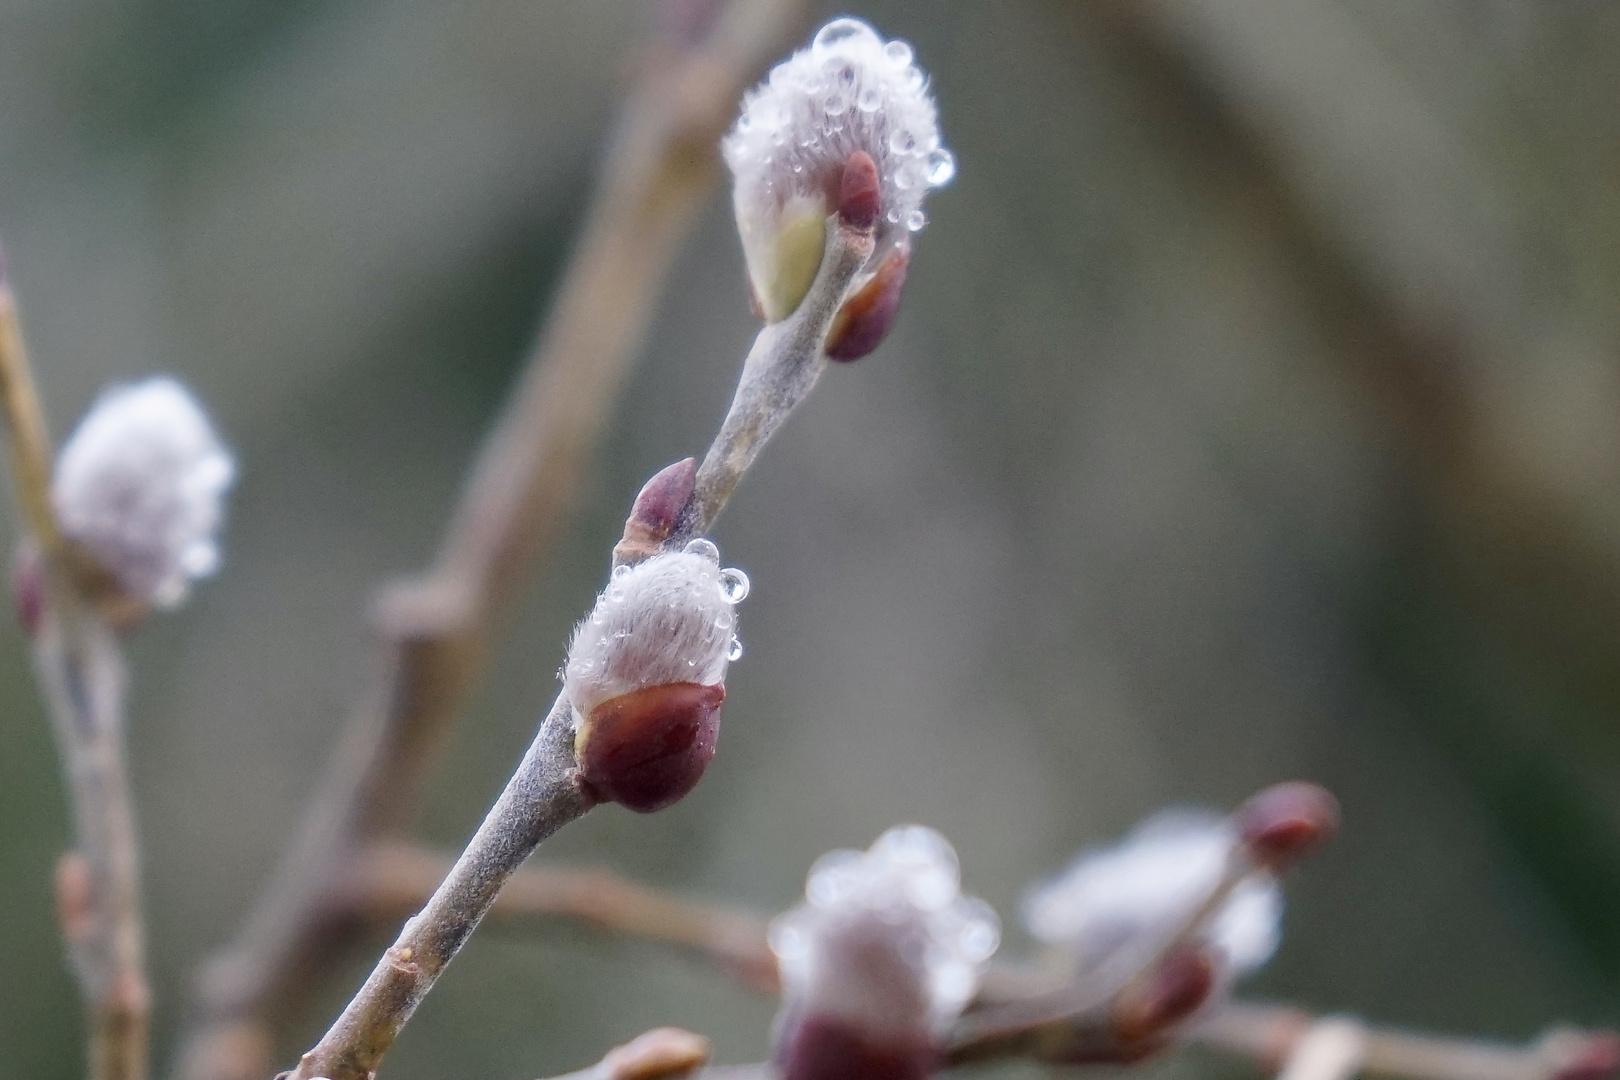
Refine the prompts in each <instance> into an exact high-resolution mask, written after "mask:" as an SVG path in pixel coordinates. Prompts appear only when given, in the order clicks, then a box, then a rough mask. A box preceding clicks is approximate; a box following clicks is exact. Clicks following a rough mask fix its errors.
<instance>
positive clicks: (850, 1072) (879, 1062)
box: [777, 1014, 940, 1080]
mask: <svg viewBox="0 0 1620 1080" xmlns="http://www.w3.org/2000/svg"><path fill="white" fill-rule="evenodd" d="M939 1060H940V1059H939V1052H938V1050H937V1049H936V1048H935V1047H934V1045H933V1043H932V1042H931V1041H930V1040H929V1039H928V1038H927V1036H926V1035H925V1034H924V1033H922V1032H918V1031H897V1032H878V1031H867V1030H865V1029H863V1028H861V1027H859V1026H857V1024H856V1023H855V1022H854V1021H852V1020H849V1019H846V1018H844V1017H840V1016H828V1015H825V1014H822V1015H815V1016H810V1017H806V1018H805V1019H804V1020H802V1021H800V1022H798V1023H796V1024H793V1025H791V1030H790V1032H789V1033H788V1036H787V1039H786V1041H785V1042H784V1043H783V1045H782V1047H781V1049H780V1050H779V1052H778V1055H777V1064H778V1066H779V1067H780V1069H781V1077H782V1080H925V1078H926V1077H929V1076H932V1075H933V1074H934V1072H935V1070H936V1069H938V1067H939Z"/></svg>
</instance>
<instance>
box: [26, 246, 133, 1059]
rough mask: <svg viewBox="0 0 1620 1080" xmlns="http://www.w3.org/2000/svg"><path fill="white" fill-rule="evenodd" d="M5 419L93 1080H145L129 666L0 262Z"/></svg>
mask: <svg viewBox="0 0 1620 1080" xmlns="http://www.w3.org/2000/svg"><path fill="white" fill-rule="evenodd" d="M0 411H3V412H4V414H5V420H6V438H7V443H8V449H9V460H10V465H11V475H12V481H13V486H14V488H15V494H16V497H17V502H18V505H19V507H20V508H21V511H22V520H23V525H24V527H25V528H26V529H27V530H28V533H29V534H30V535H29V537H27V538H25V540H24V541H23V543H24V545H25V546H26V547H27V549H28V550H27V554H26V555H25V558H26V560H27V565H26V566H25V567H24V568H23V570H22V572H23V573H25V574H27V575H31V576H33V577H34V579H35V580H34V582H33V586H34V587H35V588H36V589H37V596H38V598H39V600H40V601H41V607H40V610H39V611H38V612H36V613H34V617H35V619H36V620H37V621H35V624H34V625H33V626H32V627H31V628H30V632H31V635H32V638H33V662H34V673H35V677H36V678H37V679H38V681H39V684H40V688H41V691H42V692H43V694H44V697H45V701H46V704H47V706H48V709H49V712H50V715H51V722H52V727H53V729H54V731H55V734H56V743H57V750H58V753H59V754H60V756H61V759H62V768H63V772H64V774H65V777H66V780H67V789H68V799H69V802H70V804H71V806H72V812H73V819H74V838H75V850H74V851H72V852H69V853H68V854H66V855H64V856H63V859H62V862H61V864H60V865H59V867H58V871H57V909H58V914H59V921H60V923H61V928H62V932H63V936H64V938H65V939H66V940H67V945H68V951H69V954H70V956H71V957H72V961H73V968H74V973H75V975H76V976H77V978H78V982H79V989H80V993H81V995H82V996H83V998H84V1002H85V1008H86V1011H87V1012H88V1014H89V1017H88V1020H89V1029H90V1039H89V1042H90V1046H89V1057H90V1068H89V1075H90V1077H91V1080H144V1078H145V1076H146V1066H147V1018H148V1015H149V1012H150V1004H149V994H148V990H147V982H146V972H145V957H144V952H145V931H144V923H143V921H142V917H141V899H140V865H139V856H138V853H137V852H138V848H137V844H136V838H135V818H134V812H133V810H132V808H131V805H130V797H129V781H128V770H127V768H126V766H125V759H124V691H125V676H124V664H123V657H122V655H121V653H120V651H119V648H118V642H117V639H116V638H115V637H114V635H113V632H112V629H111V628H110V627H109V626H108V624H107V622H106V620H105V619H104V618H103V617H102V615H101V613H100V612H99V611H98V610H97V609H96V606H95V603H94V601H93V599H92V598H91V597H90V596H89V595H87V594H86V593H85V592H83V591H81V588H80V583H79V578H78V577H77V576H76V574H75V569H76V566H75V559H74V558H73V556H72V555H71V553H69V552H68V549H67V545H66V544H64V542H63V540H62V537H61V533H60V531H59V529H58V528H57V525H56V519H55V515H54V512H53V511H52V509H51V496H50V478H51V450H50V437H49V435H48V433H47V430H46V424H45V415H44V410H43V408H42V407H41V405H40V400H39V394H38V391H37V390H36V388H35V385H34V378H33V372H32V369H31V367H30V365H29V362H28V356H27V353H26V352H25V351H24V349H23V344H22V334H21V331H20V329H19V326H18V319H17V305H16V300H15V298H14V297H13V295H12V292H11V289H10V285H9V282H8V281H7V279H6V277H5V272H4V260H3V257H0Z"/></svg>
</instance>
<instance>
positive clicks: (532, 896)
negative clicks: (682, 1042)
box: [338, 842, 780, 993]
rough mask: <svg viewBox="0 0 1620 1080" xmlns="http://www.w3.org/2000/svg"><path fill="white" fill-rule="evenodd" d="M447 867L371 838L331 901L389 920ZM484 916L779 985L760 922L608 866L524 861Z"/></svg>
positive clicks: (411, 847) (410, 908) (426, 853)
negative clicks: (612, 941)
mask: <svg viewBox="0 0 1620 1080" xmlns="http://www.w3.org/2000/svg"><path fill="white" fill-rule="evenodd" d="M450 866H451V859H450V858H449V857H448V856H445V855H442V854H440V853H438V852H435V851H432V850H429V849H427V848H424V847H421V846H418V845H415V844H408V843H393V842H379V843H376V844H373V845H372V846H371V847H370V848H368V849H367V850H366V851H365V853H364V854H363V855H362V856H361V857H360V858H359V859H358V860H356V862H355V863H354V864H353V865H352V866H351V867H350V868H349V871H348V874H347V876H346V877H345V878H344V880H343V882H342V883H341V885H340V887H339V888H340V891H339V896H338V900H339V903H340V904H341V905H342V906H343V907H344V908H345V909H347V910H348V911H351V912H352V913H353V914H354V915H355V916H357V917H359V918H363V919H365V920H367V921H368V922H370V923H372V924H373V925H397V923H398V921H399V920H400V919H402V918H405V917H406V916H408V915H410V914H411V913H412V912H414V911H416V910H417V909H418V908H420V907H421V906H422V903H423V901H424V900H426V898H427V897H428V896H430V895H431V894H432V892H433V890H434V889H435V888H436V887H437V886H438V884H439V882H440V881H442V880H443V879H444V876H445V873H446V872H447V871H448V870H449V869H450ZM489 917H490V918H492V919H495V920H499V921H501V922H504V923H523V922H528V921H531V920H535V919H542V920H549V919H557V918H566V919H575V920H578V921H580V922H582V923H585V924H587V925H589V926H592V927H595V928H597V929H600V930H604V931H607V932H609V933H613V934H622V935H626V936H629V937H637V938H644V939H647V940H649V941H656V942H660V943H662V944H666V945H673V946H675V947H677V948H679V949H683V950H686V951H689V952H692V953H695V954H697V955H698V956H701V957H703V958H704V959H706V960H708V961H710V962H712V963H714V964H715V965H716V966H717V967H719V968H720V969H722V970H723V971H725V972H726V973H728V974H730V975H732V976H734V977H736V978H737V979H738V980H740V981H741V982H742V983H743V984H744V985H745V986H747V987H748V988H749V989H751V990H755V991H758V992H761V993H774V992H775V991H776V990H777V989H778V987H779V985H780V983H779V979H778V976H777V970H776V957H775V956H774V954H772V952H771V950H770V947H769V946H768V945H767V944H766V940H765V929H766V924H765V920H763V919H760V918H758V917H756V916H754V915H750V914H748V913H746V912H743V911H738V910H735V909H733V908H728V907H722V906H718V905H712V904H702V903H695V902H693V901H689V900H683V899H681V898H679V897H676V896H672V895H670V894H669V893H666V892H663V891H661V890H658V889H654V888H651V887H649V886H646V885H642V884H640V883H638V882H635V881H631V880H629V879H628V878H625V877H622V876H620V875H618V874H615V873H613V872H612V871H610V870H604V869H600V868H586V867H567V866H525V867H523V868H521V869H519V870H518V871H517V872H516V873H514V874H513V875H512V876H511V878H509V879H508V880H507V882H506V886H505V888H504V889H502V890H501V894H500V896H499V897H498V898H497V899H496V900H495V905H494V907H492V908H491V909H490V913H489Z"/></svg>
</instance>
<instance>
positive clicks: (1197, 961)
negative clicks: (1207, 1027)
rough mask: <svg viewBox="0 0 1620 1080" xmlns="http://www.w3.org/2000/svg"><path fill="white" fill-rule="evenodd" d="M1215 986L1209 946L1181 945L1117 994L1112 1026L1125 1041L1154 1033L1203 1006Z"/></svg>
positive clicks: (1185, 1017) (1176, 1022)
mask: <svg viewBox="0 0 1620 1080" xmlns="http://www.w3.org/2000/svg"><path fill="white" fill-rule="evenodd" d="M1214 990H1215V962H1214V960H1213V959H1212V958H1211V956H1210V955H1209V952H1208V950H1206V949H1201V948H1190V949H1182V950H1180V951H1178V952H1176V953H1174V954H1172V955H1171V956H1170V957H1169V958H1168V959H1167V960H1165V962H1164V963H1163V964H1161V965H1159V970H1157V971H1155V972H1154V973H1153V974H1152V976H1151V977H1149V978H1148V979H1146V980H1144V981H1143V983H1142V984H1141V985H1140V986H1137V987H1132V988H1130V989H1128V990H1126V991H1125V993H1123V994H1121V995H1120V998H1119V1000H1118V1002H1117V1003H1116V1004H1115V1006H1114V1026H1115V1029H1116V1030H1117V1032H1118V1034H1119V1037H1120V1038H1121V1039H1122V1040H1124V1041H1125V1042H1128V1043H1134V1042H1138V1041H1140V1040H1143V1039H1146V1038H1148V1037H1150V1036H1153V1035H1157V1034H1159V1033H1161V1032H1163V1031H1164V1030H1165V1029H1167V1028H1169V1027H1171V1026H1173V1025H1175V1024H1179V1023H1181V1021H1183V1020H1185V1019H1187V1017H1189V1016H1191V1015H1192V1014H1193V1013H1195V1012H1197V1011H1198V1010H1199V1009H1200V1008H1202V1007H1203V1005H1204V1003H1205V1002H1206V1001H1208V1000H1209V995H1210V994H1211V993H1212V992H1214Z"/></svg>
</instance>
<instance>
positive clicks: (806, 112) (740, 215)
mask: <svg viewBox="0 0 1620 1080" xmlns="http://www.w3.org/2000/svg"><path fill="white" fill-rule="evenodd" d="M856 151H865V152H866V153H867V154H869V155H870V156H871V158H872V160H873V161H874V162H875V163H876V165H877V170H878V178H879V184H880V216H879V220H878V236H877V248H876V256H875V261H881V260H882V259H883V258H884V256H885V255H886V254H887V253H888V252H889V251H890V250H891V249H892V248H894V247H895V246H896V245H900V244H905V243H908V242H909V241H908V239H907V238H908V236H909V234H910V233H912V232H916V231H917V230H919V229H921V228H922V227H923V225H924V224H925V223H926V220H927V219H926V217H925V215H924V214H923V210H922V204H923V198H924V196H926V195H927V193H928V191H929V190H930V189H931V188H934V187H938V186H940V185H942V184H945V183H948V182H949V181H950V179H951V177H952V176H954V175H955V173H956V159H955V158H954V157H953V156H952V154H951V152H950V151H949V150H948V149H946V148H945V146H944V145H943V144H942V143H941V141H940V134H939V122H938V117H937V114H936V110H935V106H934V99H933V97H932V95H930V93H929V92H928V79H927V77H926V76H925V75H924V74H923V72H922V70H921V69H920V68H918V67H917V65H916V64H915V63H913V57H912V49H911V46H910V45H908V44H906V43H905V42H904V41H890V42H884V41H883V39H882V38H881V37H879V36H878V34H877V32H876V31H875V30H873V29H872V27H870V26H868V25H867V24H866V23H864V22H861V21H860V20H858V19H835V20H834V21H832V22H830V23H828V24H827V25H826V26H824V27H822V28H821V30H820V32H818V33H817V34H816V37H815V40H814V41H813V42H812V43H811V45H810V46H809V47H808V48H805V49H801V50H799V51H798V52H796V53H794V54H793V55H792V56H791V57H789V58H788V59H787V60H785V61H783V62H782V63H780V64H778V65H777V66H776V67H774V68H773V69H771V73H770V76H769V77H768V78H767V79H766V81H765V82H763V83H761V84H760V85H759V86H758V87H756V88H755V89H753V90H751V91H749V93H748V95H747V96H746V97H745V98H744V99H743V107H742V113H741V115H740V116H739V118H738V120H737V123H736V126H735V127H733V128H732V130H731V132H730V133H729V134H728V135H727V136H726V137H725V140H724V141H723V142H722V144H721V152H722V153H723V155H724V156H725V160H726V164H727V165H728V166H730V168H731V172H732V175H733V177H734V180H735V185H734V189H733V202H734V206H735V209H736V214H737V225H738V229H739V231H740V232H741V234H742V243H743V254H744V257H745V259H746V261H747V264H748V273H749V278H750V280H751V282H752V284H753V287H754V293H755V296H756V297H757V298H758V299H759V302H760V306H761V308H762V309H763V311H764V314H765V317H766V318H767V319H768V320H769V321H773V322H774V321H777V320H779V319H782V318H785V317H786V316H787V315H789V314H791V313H792V311H793V309H794V308H796V307H797V306H798V303H799V301H800V300H801V299H802V298H803V296H804V294H805V291H806V290H807V289H808V288H809V285H810V281H811V279H812V278H813V277H814V275H815V270H816V267H817V266H818V265H819V263H820V256H821V250H822V235H821V230H822V223H823V221H824V220H825V219H826V217H827V215H828V214H830V213H831V212H832V210H833V208H834V207H836V206H837V205H838V194H839V184H840V182H841V181H842V178H843V173H844V166H845V164H846V163H847V162H848V161H849V159H850V156H851V155H852V154H854V153H855V152H856Z"/></svg>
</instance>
